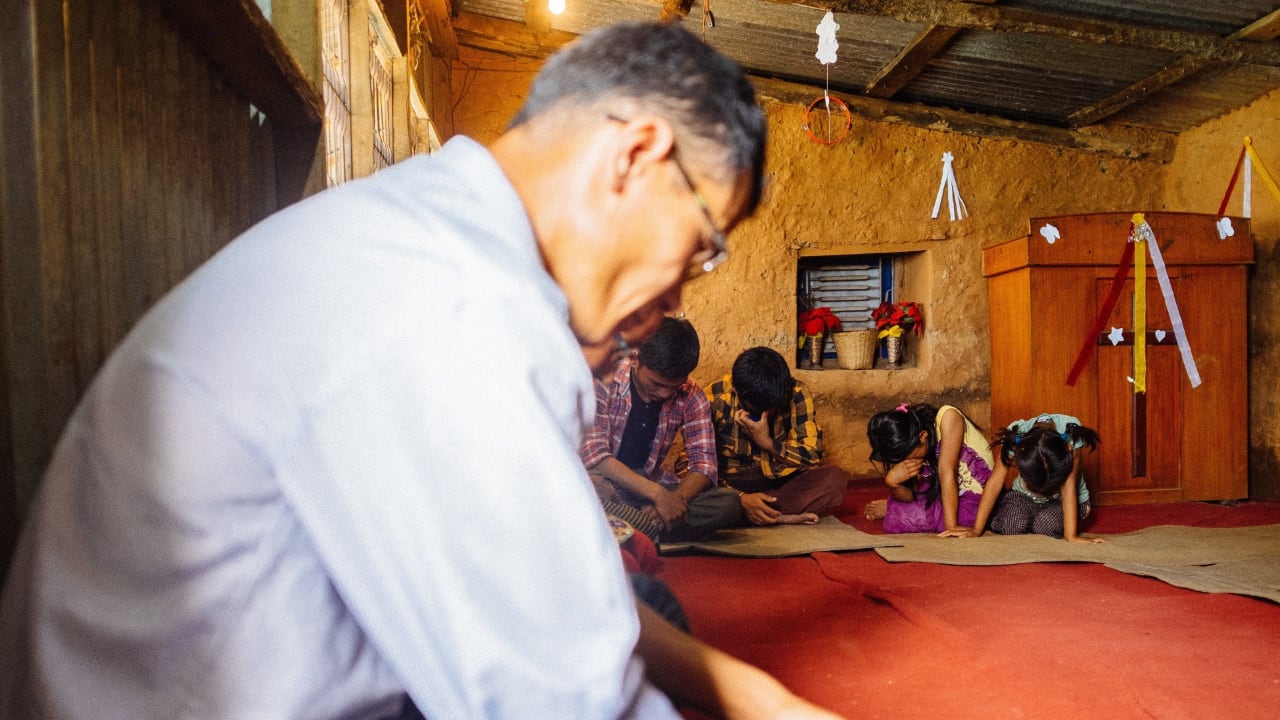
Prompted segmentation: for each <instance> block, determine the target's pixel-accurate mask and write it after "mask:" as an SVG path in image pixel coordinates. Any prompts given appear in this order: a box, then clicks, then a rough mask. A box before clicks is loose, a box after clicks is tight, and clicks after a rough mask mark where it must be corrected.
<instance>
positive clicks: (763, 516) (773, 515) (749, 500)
mask: <svg viewBox="0 0 1280 720" xmlns="http://www.w3.org/2000/svg"><path fill="white" fill-rule="evenodd" d="M739 499H740V501H741V502H742V511H743V512H744V513H746V515H747V520H749V521H751V524H752V525H776V524H777V523H778V518H780V517H782V512H781V511H779V510H778V509H777V508H775V507H773V506H772V505H770V504H769V503H771V502H777V501H778V498H776V497H774V496H772V495H766V494H765V493H743V494H742V496H741V497H740V498H739Z"/></svg>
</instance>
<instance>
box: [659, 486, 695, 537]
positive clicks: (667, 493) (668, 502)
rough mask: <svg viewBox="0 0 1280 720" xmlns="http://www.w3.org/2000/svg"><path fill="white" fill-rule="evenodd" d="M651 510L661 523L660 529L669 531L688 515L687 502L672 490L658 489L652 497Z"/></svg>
mask: <svg viewBox="0 0 1280 720" xmlns="http://www.w3.org/2000/svg"><path fill="white" fill-rule="evenodd" d="M653 510H654V512H655V513H657V515H658V519H659V520H661V521H662V529H663V530H670V529H671V528H672V527H673V526H675V525H679V524H680V523H682V522H684V519H685V517H686V516H687V515H688V514H689V502H688V501H687V500H685V499H684V496H683V495H681V494H680V493H678V492H676V491H674V490H668V489H666V488H659V489H658V491H657V493H656V494H655V495H654V497H653Z"/></svg>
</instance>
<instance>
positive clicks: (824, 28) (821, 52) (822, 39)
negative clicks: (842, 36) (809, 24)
mask: <svg viewBox="0 0 1280 720" xmlns="http://www.w3.org/2000/svg"><path fill="white" fill-rule="evenodd" d="M839 29H840V26H839V25H837V24H836V16H835V14H834V13H832V12H831V11H830V10H828V11H827V14H826V15H823V16H822V22H820V23H818V52H817V53H816V54H815V57H817V58H818V62H820V63H822V64H823V65H832V64H834V63H835V61H836V51H837V50H839V49H840V41H838V40H836V31H837V30H839Z"/></svg>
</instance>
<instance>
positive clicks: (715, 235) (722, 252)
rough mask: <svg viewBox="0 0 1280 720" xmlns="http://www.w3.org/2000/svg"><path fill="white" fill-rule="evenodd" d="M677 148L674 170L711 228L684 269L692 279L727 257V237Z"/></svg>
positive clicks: (673, 155)
mask: <svg viewBox="0 0 1280 720" xmlns="http://www.w3.org/2000/svg"><path fill="white" fill-rule="evenodd" d="M605 117H606V118H607V119H609V120H611V121H613V122H620V123H623V124H625V123H626V122H627V121H626V120H624V119H622V118H620V117H618V116H617V115H611V114H606V115H605ZM677 152H678V150H677V149H676V147H675V145H674V144H673V145H672V147H671V162H672V163H674V164H675V166H676V172H678V173H680V178H681V179H682V180H684V184H685V186H686V187H688V188H689V192H690V193H691V194H692V195H693V199H694V202H696V203H698V209H699V210H701V211H702V217H704V218H706V220H707V226H708V227H710V228H711V237H710V238H709V239H708V238H706V237H703V238H702V242H703V248H702V250H700V251H699V252H698V254H697V255H694V256H693V262H692V263H691V264H690V265H689V269H688V270H686V271H685V276H684V279H685V280H692V279H693V278H696V277H698V276H700V275H704V274H706V273H709V272H711V271H712V270H715V269H716V268H717V267H719V266H720V264H721V263H723V262H724V261H725V260H727V259H729V237H728V235H727V234H726V233H725V232H724V231H723V230H721V229H720V226H719V225H716V221H715V218H713V217H711V208H710V207H708V206H707V201H706V199H705V198H703V197H702V193H700V192H698V188H697V187H696V186H694V184H693V178H691V177H689V172H688V171H687V170H685V169H684V164H683V163H681V162H680V158H679V157H678V156H677Z"/></svg>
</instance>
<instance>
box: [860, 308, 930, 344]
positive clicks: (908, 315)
mask: <svg viewBox="0 0 1280 720" xmlns="http://www.w3.org/2000/svg"><path fill="white" fill-rule="evenodd" d="M871 319H872V320H874V321H875V322H876V329H877V330H879V331H880V337H886V336H893V337H898V336H900V335H902V334H903V333H904V332H906V331H908V330H910V331H913V332H914V333H915V334H916V335H917V336H919V335H922V334H923V333H924V313H923V312H921V311H920V305H919V304H917V303H913V302H904V303H891V302H883V303H880V307H878V308H876V309H875V310H872V311H871Z"/></svg>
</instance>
